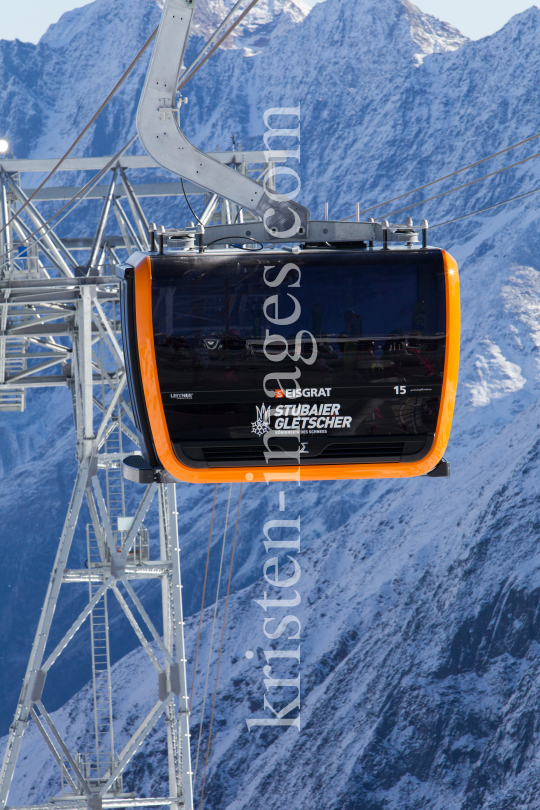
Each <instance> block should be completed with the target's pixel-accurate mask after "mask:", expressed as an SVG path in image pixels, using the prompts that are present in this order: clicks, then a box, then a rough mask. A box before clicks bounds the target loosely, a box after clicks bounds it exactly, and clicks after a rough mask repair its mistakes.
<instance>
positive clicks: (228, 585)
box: [199, 484, 244, 808]
mask: <svg viewBox="0 0 540 810" xmlns="http://www.w3.org/2000/svg"><path fill="white" fill-rule="evenodd" d="M243 486H244V485H243V484H240V492H239V493H238V509H237V510H236V525H235V527H234V539H233V545H232V551H231V565H230V568H229V581H228V583H227V594H226V596H225V611H224V613H223V627H222V629H221V641H220V644H219V656H218V663H217V671H216V686H215V689H214V699H213V701H212V714H211V716H210V728H209V729H208V743H207V745H206V759H205V761H204V775H203V783H202V788H201V798H200V802H199V808H202V805H203V799H204V786H205V784H206V771H207V768H208V758H209V756H210V742H211V739H212V725H213V723H214V710H215V708H216V697H217V690H218V682H219V668H220V665H221V653H222V652H223V640H224V638H225V628H226V622H227V608H228V607H229V595H230V592H231V579H232V572H233V563H234V550H235V548H236V537H237V534H238V519H239V517H240V504H241V502H242V487H243Z"/></svg>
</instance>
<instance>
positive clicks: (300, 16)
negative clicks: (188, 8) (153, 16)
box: [158, 0, 311, 49]
mask: <svg viewBox="0 0 540 810" xmlns="http://www.w3.org/2000/svg"><path fill="white" fill-rule="evenodd" d="M160 1H161V4H162V5H163V2H162V0H158V2H160ZM233 5H234V0H199V3H198V4H197V8H196V11H195V15H194V18H193V27H192V35H193V36H202V37H204V38H205V39H208V38H209V37H210V36H211V35H212V34H213V33H214V31H215V30H216V28H217V27H218V25H220V24H221V22H222V21H223V20H224V19H225V17H226V15H227V14H228V12H229V11H230V10H231V8H232V7H233ZM310 11H311V8H310V6H308V4H307V3H306V2H304V0H259V2H258V3H257V5H256V6H255V7H254V8H253V9H252V10H251V11H250V12H249V14H248V15H247V17H245V19H244V20H243V21H242V22H241V23H240V25H239V26H238V28H236V29H235V30H234V32H233V33H232V34H231V36H230V37H229V38H228V39H227V40H226V41H225V42H224V44H223V47H225V48H229V49H231V48H244V47H246V46H250V47H253V46H262V45H266V44H267V42H268V41H269V38H270V36H272V37H276V36H283V35H284V34H286V33H287V32H288V31H289V30H290V29H291V28H292V27H293V26H294V25H296V24H298V23H300V22H302V21H303V20H304V19H305V18H306V17H307V15H308V14H309V12H310Z"/></svg>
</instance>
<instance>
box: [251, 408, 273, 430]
mask: <svg viewBox="0 0 540 810" xmlns="http://www.w3.org/2000/svg"><path fill="white" fill-rule="evenodd" d="M269 430H270V408H269V407H268V408H267V407H266V405H264V404H262V405H261V407H260V408H257V419H256V421H255V422H252V423H251V432H252V433H256V434H257V436H264V434H265V433H268V431H269Z"/></svg>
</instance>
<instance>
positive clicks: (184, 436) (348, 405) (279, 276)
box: [119, 223, 460, 483]
mask: <svg viewBox="0 0 540 810" xmlns="http://www.w3.org/2000/svg"><path fill="white" fill-rule="evenodd" d="M324 224H325V225H327V223H324ZM354 224H355V225H358V227H359V226H360V225H362V223H354ZM321 225H322V223H311V229H312V231H316V230H317V227H318V228H319V230H320V226H321ZM338 225H339V223H336V227H337V226H338ZM366 225H367V224H366ZM373 227H374V226H373ZM251 228H252V229H253V225H252V226H251ZM213 230H216V231H217V230H218V229H217V228H216V229H213V228H209V229H207V232H206V234H205V240H206V241H207V242H208V241H212V238H211V236H210V232H211V231H213ZM237 230H238V229H237ZM326 231H328V228H326ZM186 236H188V234H186V233H184V234H183V237H184V238H186ZM177 238H178V237H177ZM230 238H232V237H230ZM395 238H398V237H395ZM407 238H409V239H410V238H411V236H410V235H409V237H407ZM169 244H173V242H172V241H170V242H169ZM176 244H178V242H176ZM384 244H385V245H386V247H381V248H378V247H367V246H366V243H365V242H362V241H361V242H356V243H346V242H345V243H343V242H342V243H339V242H336V243H334V244H331V243H304V244H303V245H302V247H296V248H295V252H293V253H291V251H290V249H289V250H285V249H283V248H281V247H277V248H272V249H261V250H257V251H246V250H243V249H237V248H234V249H233V248H227V249H224V248H218V249H216V248H215V246H214V249H207V250H205V251H204V252H197V250H196V249H194V248H191V249H189V248H188V249H184V250H180V251H178V250H177V251H174V252H167V251H166V250H164V249H161V250H160V251H159V252H158V251H154V252H153V253H151V254H147V255H144V254H135V255H134V256H133V257H132V258H131V259H130V260H129V262H128V264H127V265H124V266H123V268H121V270H120V271H119V272H120V275H121V277H122V279H123V282H122V327H123V339H124V351H125V356H126V366H127V371H128V379H129V388H130V392H131V402H132V406H133V410H134V414H135V418H136V420H137V423H138V424H137V427H138V430H139V432H140V437H141V447H143V448H144V452H145V455H146V460H147V462H148V463H146V462H139V466H146V467H147V468H148V473H149V472H150V468H151V469H152V470H153V471H156V470H165V471H167V473H168V474H169V475H170V476H172V477H173V478H174V479H177V480H183V481H191V482H197V483H204V482H225V481H229V482H230V481H246V480H253V481H265V480H275V479H279V477H280V475H283V477H284V478H285V479H286V478H287V477H289V476H293V475H294V473H296V475H297V476H298V477H300V478H301V479H302V480H320V479H352V478H392V477H396V478H397V477H399V478H402V477H412V476H418V475H423V474H426V473H430V472H431V471H433V470H434V468H436V467H437V465H438V464H439V462H440V461H441V459H442V457H443V453H444V450H445V448H446V445H447V442H448V438H449V433H450V426H451V422H452V414H453V408H454V400H455V393H456V384H457V373H458V356H459V328H460V312H459V282H458V272H457V265H456V263H455V261H454V260H453V259H452V257H451V256H450V255H449V254H448V253H446V252H445V251H444V250H441V249H438V248H419V247H415V246H410V243H409V246H404V245H403V246H402V245H399V244H397V245H395V246H393V245H391V246H390V247H388V244H387V240H386V241H385V243H384ZM201 250H202V248H201ZM136 463H137V462H136ZM298 471H299V472H298ZM148 473H147V474H148ZM136 474H137V475H138V476H139V478H137V480H142V479H141V478H140V475H141V473H140V471H139V472H137V473H136ZM145 480H146V479H145ZM148 480H150V478H148Z"/></svg>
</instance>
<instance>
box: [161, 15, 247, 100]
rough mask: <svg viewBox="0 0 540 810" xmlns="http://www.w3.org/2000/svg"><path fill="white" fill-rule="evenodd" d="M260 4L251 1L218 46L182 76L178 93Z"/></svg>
mask: <svg viewBox="0 0 540 810" xmlns="http://www.w3.org/2000/svg"><path fill="white" fill-rule="evenodd" d="M258 2H259V0H251V3H250V4H249V6H248V7H247V8H246V10H245V11H243V12H242V13H241V14H240V16H239V17H237V19H236V20H235V21H234V22H233V24H232V25H231V27H230V28H229V29H228V31H226V32H225V33H224V34H223V36H222V37H221V38H220V39H218V41H217V42H216V44H215V45H214V47H213V48H212V49H211V50H210V51H208V53H207V54H206V56H205V57H204V58H203V59H201V61H200V62H199V63H198V65H196V66H195V67H194V68H193V70H192V71H191V72H190V73H188V74H187V75H186V74H184V75H183V76H182V79H181V80H180V82H179V84H178V87H177V88H176V90H177V92H178V91H179V90H181V89H182V88H183V87H184V86H185V85H186V84H187V83H188V82H189V80H190V79H191V78H192V76H194V75H195V74H196V73H197V71H198V70H200V68H202V66H203V65H204V64H205V62H206V61H207V60H208V59H210V57H211V56H212V54H213V53H214V52H215V51H217V49H218V48H219V46H220V45H221V44H222V43H223V42H224V41H225V40H226V39H227V37H228V36H229V34H232V32H233V31H234V29H235V28H236V26H237V25H239V24H240V23H241V22H242V20H243V19H244V17H245V16H246V14H249V12H250V11H251V9H252V8H253V6H255V5H257V3H258ZM233 10H234V9H233ZM206 47H207V46H206ZM203 50H204V49H203Z"/></svg>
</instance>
